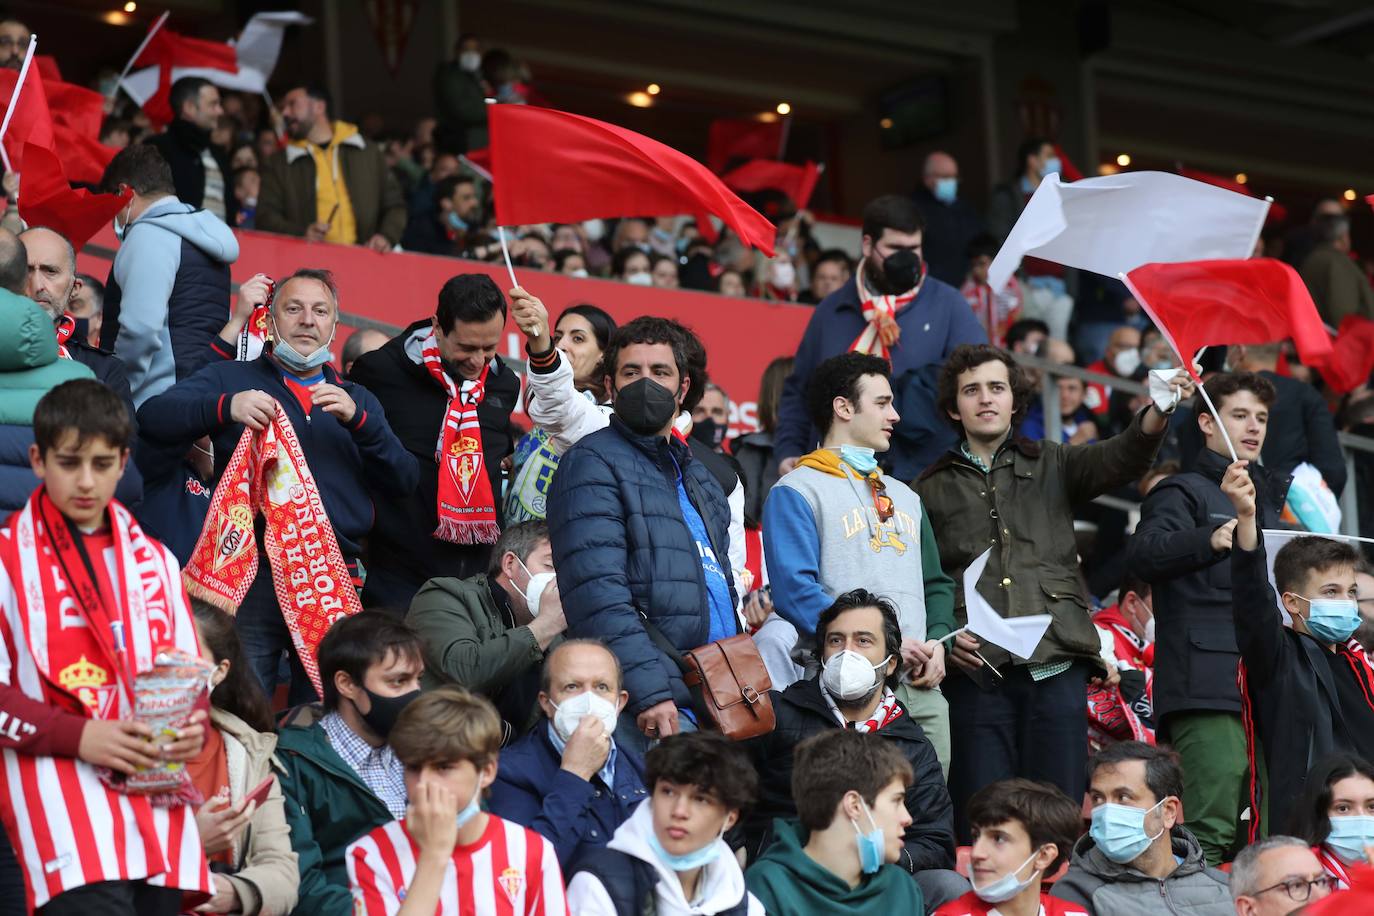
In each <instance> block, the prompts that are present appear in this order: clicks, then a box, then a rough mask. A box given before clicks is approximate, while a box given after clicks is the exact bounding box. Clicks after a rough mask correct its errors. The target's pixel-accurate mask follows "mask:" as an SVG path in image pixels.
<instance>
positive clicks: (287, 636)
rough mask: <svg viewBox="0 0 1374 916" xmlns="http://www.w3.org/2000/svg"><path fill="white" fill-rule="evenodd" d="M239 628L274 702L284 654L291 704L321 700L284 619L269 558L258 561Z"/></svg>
mask: <svg viewBox="0 0 1374 916" xmlns="http://www.w3.org/2000/svg"><path fill="white" fill-rule="evenodd" d="M234 625H235V626H236V627H237V628H238V632H239V642H240V643H242V645H243V655H244V658H245V659H247V661H248V667H249V668H252V669H253V673H254V674H256V675H257V677H258V681H259V683H261V684H262V689H263V691H264V692H265V693H266V694H267V700H268V702H269V703H270V702H271V701H272V696H273V694H274V693H275V692H276V689H277V683H278V682H279V681H280V680H281V679H282V677H281V674H282V672H281V660H282V653H283V652H285V653H287V655H288V657H289V659H290V665H291V668H290V688H289V689H288V690H287V704H288V705H289V706H299V705H301V704H302V703H313V702H315V701H316V700H318V699H319V695H318V694H316V693H315V686H314V685H313V684H311V683H310V678H309V677H307V676H306V673H305V668H304V667H302V666H301V661H300V658H299V657H297V655H296V646H295V644H294V643H293V642H292V641H291V631H290V630H288V629H287V628H286V621H285V620H283V619H282V616H281V607H280V605H278V604H277V592H276V589H275V588H274V587H273V585H272V568H271V567H270V566H269V565H268V563H267V560H266V558H263V559H261V561H260V562H259V563H258V574H257V576H255V577H254V579H253V584H252V585H250V586H249V587H248V594H246V595H244V596H243V603H242V604H240V605H239V611H238V614H236V615H235V616H234Z"/></svg>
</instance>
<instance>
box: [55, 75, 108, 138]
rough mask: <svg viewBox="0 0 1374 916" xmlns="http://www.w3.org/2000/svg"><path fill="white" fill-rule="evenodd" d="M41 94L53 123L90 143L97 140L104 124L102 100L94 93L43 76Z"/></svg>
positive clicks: (99, 95) (72, 84) (103, 103)
mask: <svg viewBox="0 0 1374 916" xmlns="http://www.w3.org/2000/svg"><path fill="white" fill-rule="evenodd" d="M43 92H44V93H45V94H46V95H47V97H48V110H49V111H51V112H52V119H53V123H55V124H65V125H66V126H67V127H70V128H71V129H72V130H74V131H76V132H77V133H78V134H81V135H82V136H84V137H90V138H91V139H92V140H99V139H100V125H101V122H103V121H104V120H105V96H103V95H101V94H100V93H98V92H96V91H95V90H94V89H87V88H86V87H85V86H78V85H76V84H75V83H64V82H62V81H61V80H57V79H50V78H49V77H48V75H47V74H44V75H43Z"/></svg>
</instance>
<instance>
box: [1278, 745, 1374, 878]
mask: <svg viewBox="0 0 1374 916" xmlns="http://www.w3.org/2000/svg"><path fill="white" fill-rule="evenodd" d="M1288 833H1290V834H1292V835H1293V836H1295V837H1298V838H1300V839H1302V840H1305V841H1306V842H1308V843H1310V844H1311V845H1312V850H1313V851H1314V852H1315V853H1316V854H1317V858H1318V859H1320V860H1321V863H1322V867H1323V868H1325V869H1326V873H1327V874H1329V875H1331V876H1332V877H1334V878H1336V879H1337V880H1338V881H1340V890H1345V889H1346V888H1348V887H1349V886H1350V878H1349V876H1348V874H1347V872H1348V870H1349V868H1350V867H1351V866H1352V865H1364V864H1365V863H1366V862H1367V860H1368V850H1369V849H1370V848H1371V847H1374V764H1370V763H1369V761H1367V760H1364V759H1363V758H1361V757H1356V756H1355V755H1353V754H1334V755H1332V756H1330V757H1327V758H1326V759H1324V760H1319V761H1317V763H1316V764H1315V765H1313V767H1312V769H1311V771H1309V772H1308V774H1307V783H1306V786H1305V787H1304V789H1303V794H1302V800H1301V801H1299V802H1298V804H1297V806H1296V807H1295V808H1294V810H1293V819H1292V822H1291V823H1290V824H1289V829H1288Z"/></svg>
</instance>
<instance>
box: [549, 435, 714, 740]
mask: <svg viewBox="0 0 1374 916" xmlns="http://www.w3.org/2000/svg"><path fill="white" fill-rule="evenodd" d="M675 461H676V466H675V464H674V462H675ZM677 467H681V468H682V474H683V478H684V481H683V482H684V486H685V487H686V490H687V495H688V498H689V499H690V500H691V501H692V505H693V506H695V507H696V509H697V512H698V513H700V515H701V517H702V520H703V521H704V522H705V523H706V531H707V536H708V537H709V538H710V540H711V548H712V550H714V551H715V554H716V556H717V557H721V558H724V557H728V556H729V555H730V550H729V546H730V543H729V542H730V535H729V527H730V507H729V505H728V504H727V503H726V501H725V493H724V492H722V490H721V488H720V484H719V483H717V482H716V479H715V477H714V476H712V474H711V472H710V471H708V470H706V468H705V467H703V466H702V465H701V464H700V463H699V462H697V461H695V460H694V459H693V458H692V453H691V450H690V449H689V448H688V447H687V446H686V445H684V444H683V443H682V442H680V441H678V440H677V439H676V438H672V439H671V440H669V441H665V440H664V439H663V437H661V436H637V435H635V434H634V433H632V432H631V431H630V430H629V428H628V427H626V426H625V424H624V423H622V422H621V421H620V418H619V417H612V418H611V425H610V426H608V427H607V428H606V429H602V430H598V431H596V432H594V433H592V434H591V435H589V436H586V437H585V438H583V439H582V440H581V441H580V442H578V443H577V444H576V445H574V446H573V447H572V448H570V449H568V452H567V454H565V455H564V456H563V459H562V460H561V461H560V462H559V464H558V473H557V474H555V475H554V478H553V485H552V486H551V487H550V490H549V500H548V505H549V517H548V522H549V537H550V539H551V541H552V542H553V565H554V569H556V570H557V571H558V591H559V594H560V595H561V596H562V598H563V613H564V614H565V615H566V616H567V619H568V635H569V636H572V637H592V638H596V639H600V640H602V641H603V642H605V643H606V645H607V646H608V647H610V650H611V651H612V652H614V653H615V655H616V657H617V658H618V659H620V664H621V667H622V668H623V669H624V671H625V689H626V690H628V691H629V693H630V702H629V705H628V706H627V707H626V709H627V711H629V712H631V713H633V714H636V715H637V714H638V713H641V712H643V711H644V710H646V709H648V708H649V707H650V706H654V705H656V704H658V703H661V702H663V701H664V700H672V701H673V702H674V703H676V704H677V706H678V708H679V709H690V708H691V696H690V694H689V693H688V691H687V687H686V685H685V684H683V683H682V672H681V669H679V668H678V666H677V664H676V663H675V662H674V661H673V660H672V659H671V658H670V657H669V656H668V655H666V654H665V653H664V652H662V651H661V650H660V649H659V648H658V647H657V646H655V645H654V643H653V642H652V640H651V639H650V638H649V634H648V633H647V632H646V631H645V629H644V623H643V619H644V618H648V619H649V620H651V621H653V623H654V624H655V626H657V627H658V629H659V630H660V631H661V632H662V633H663V635H664V636H665V637H666V638H667V639H668V641H669V642H671V643H672V644H673V646H674V647H676V648H677V649H678V650H679V651H687V650H689V649H695V648H696V647H697V646H699V645H701V644H702V643H704V642H705V641H706V636H707V631H708V628H709V624H710V610H709V598H708V597H707V592H706V581H705V574H704V573H703V571H702V567H701V555H700V554H699V552H698V551H697V547H696V542H695V541H694V540H693V539H692V533H691V531H689V530H688V528H687V523H686V521H684V520H683V517H682V510H681V508H680V507H679V505H678V498H677ZM723 565H725V566H726V567H728V565H729V564H728V563H727V564H723ZM726 574H727V575H729V570H728V568H727V570H726ZM730 597H731V602H732V604H733V603H734V601H735V585H734V582H733V581H731V583H730ZM641 615H642V616H641Z"/></svg>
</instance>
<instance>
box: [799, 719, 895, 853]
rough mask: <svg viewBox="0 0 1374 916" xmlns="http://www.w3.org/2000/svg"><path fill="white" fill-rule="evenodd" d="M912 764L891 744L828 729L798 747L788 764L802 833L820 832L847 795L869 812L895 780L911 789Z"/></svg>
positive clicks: (830, 820) (832, 820) (858, 734)
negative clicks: (855, 794)
mask: <svg viewBox="0 0 1374 916" xmlns="http://www.w3.org/2000/svg"><path fill="white" fill-rule="evenodd" d="M912 779H913V775H912V770H911V762H910V761H908V760H907V759H906V757H904V756H902V752H901V751H899V750H897V748H896V747H895V746H893V745H892V744H891V743H890V742H888V741H885V740H883V739H882V738H879V737H878V736H877V735H874V734H871V733H869V734H865V733H863V732H856V731H850V730H849V729H846V728H827V729H823V730H822V731H821V733H820V734H818V735H812V736H811V737H810V738H807V739H806V740H805V741H802V742H801V743H800V744H798V745H797V747H796V749H795V750H794V751H793V758H792V798H793V799H794V800H795V802H796V806H797V817H798V818H799V819H800V820H801V823H802V826H803V827H805V828H806V829H807V830H811V831H815V830H824V829H826V828H827V827H829V826H830V825H831V823H833V822H834V820H835V809H836V808H837V807H839V804H840V802H841V801H842V800H843V799H844V797H845V796H846V795H848V794H849V793H850V792H858V793H859V795H860V797H862V798H863V800H864V801H866V802H868V805H869V807H870V808H872V807H873V805H875V804H876V803H877V801H878V793H879V792H881V791H882V790H883V789H885V788H887V787H888V786H889V785H891V783H892V781H893V780H900V781H901V783H902V785H903V786H909V785H911V780H912Z"/></svg>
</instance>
